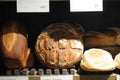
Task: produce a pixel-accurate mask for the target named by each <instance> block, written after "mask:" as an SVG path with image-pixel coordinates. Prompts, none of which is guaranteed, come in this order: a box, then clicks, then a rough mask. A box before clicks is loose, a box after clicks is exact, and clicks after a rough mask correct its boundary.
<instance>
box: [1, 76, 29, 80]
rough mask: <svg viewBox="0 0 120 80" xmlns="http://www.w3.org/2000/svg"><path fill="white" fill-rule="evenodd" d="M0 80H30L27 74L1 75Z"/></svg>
mask: <svg viewBox="0 0 120 80" xmlns="http://www.w3.org/2000/svg"><path fill="white" fill-rule="evenodd" d="M0 80H28V77H27V76H0Z"/></svg>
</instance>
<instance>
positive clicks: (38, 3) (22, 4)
mask: <svg viewBox="0 0 120 80" xmlns="http://www.w3.org/2000/svg"><path fill="white" fill-rule="evenodd" d="M17 12H49V0H17Z"/></svg>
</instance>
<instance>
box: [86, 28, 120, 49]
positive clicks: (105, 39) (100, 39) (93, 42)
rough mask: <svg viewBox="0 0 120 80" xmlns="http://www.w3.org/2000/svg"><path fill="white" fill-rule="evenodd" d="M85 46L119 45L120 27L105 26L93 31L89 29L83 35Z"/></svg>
mask: <svg viewBox="0 0 120 80" xmlns="http://www.w3.org/2000/svg"><path fill="white" fill-rule="evenodd" d="M84 45H85V47H86V48H93V47H103V46H115V45H120V29H119V28H117V27H107V28H103V29H98V30H95V31H89V32H87V33H86V35H85V37H84Z"/></svg>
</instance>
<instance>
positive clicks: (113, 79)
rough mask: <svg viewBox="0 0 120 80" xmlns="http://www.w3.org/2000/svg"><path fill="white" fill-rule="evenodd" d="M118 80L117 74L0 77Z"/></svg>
mask: <svg viewBox="0 0 120 80" xmlns="http://www.w3.org/2000/svg"><path fill="white" fill-rule="evenodd" d="M96 79H97V80H119V79H120V78H119V75H117V74H107V75H24V76H23V75H19V76H0V80H96Z"/></svg>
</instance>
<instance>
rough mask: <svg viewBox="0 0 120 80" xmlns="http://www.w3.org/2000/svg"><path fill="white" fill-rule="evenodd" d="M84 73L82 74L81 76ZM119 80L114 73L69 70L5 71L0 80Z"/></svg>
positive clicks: (119, 77) (33, 69)
mask: <svg viewBox="0 0 120 80" xmlns="http://www.w3.org/2000/svg"><path fill="white" fill-rule="evenodd" d="M118 72H119V71H118ZM83 73H84V74H83ZM96 79H97V80H119V79H120V76H119V74H118V73H114V72H84V71H81V73H80V72H79V70H76V69H75V68H71V69H42V68H40V69H35V68H32V69H27V68H25V69H16V70H6V75H1V76H0V80H96Z"/></svg>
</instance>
